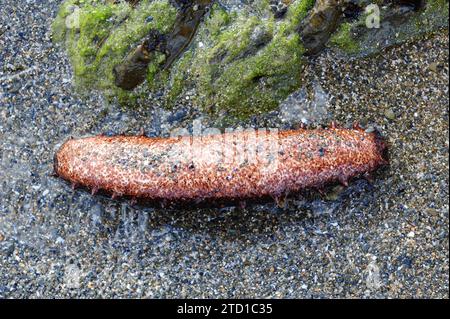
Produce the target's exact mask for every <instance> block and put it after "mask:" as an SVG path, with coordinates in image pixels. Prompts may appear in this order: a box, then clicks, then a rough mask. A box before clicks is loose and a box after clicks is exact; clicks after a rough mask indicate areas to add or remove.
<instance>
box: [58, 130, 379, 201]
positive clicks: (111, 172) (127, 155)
mask: <svg viewBox="0 0 450 319" xmlns="http://www.w3.org/2000/svg"><path fill="white" fill-rule="evenodd" d="M384 151H385V145H384V143H383V141H382V140H381V139H380V137H379V136H378V135H377V134H376V133H367V132H365V131H364V130H362V129H360V128H354V129H344V128H335V127H332V128H328V129H315V130H308V129H298V130H290V131H269V130H257V131H251V130H249V131H241V132H234V133H224V134H219V135H208V136H197V137H178V138H177V137H175V138H149V137H145V136H113V137H108V136H93V137H87V138H80V139H70V140H68V141H66V142H65V143H64V144H63V145H62V146H61V148H60V149H59V150H58V152H57V153H56V154H55V160H54V169H55V173H56V174H57V175H58V176H60V177H61V178H63V179H65V180H67V181H70V182H72V183H73V184H74V185H80V186H84V187H87V188H89V189H91V190H92V191H93V193H96V192H97V191H98V190H101V191H103V192H106V193H109V194H112V195H113V197H117V196H127V197H130V198H132V199H145V200H151V201H158V200H164V201H175V202H178V201H204V200H212V201H215V200H217V201H228V200H246V199H254V198H260V197H268V196H270V197H274V198H276V197H279V196H282V195H285V194H287V193H292V192H298V191H300V190H302V189H305V188H320V187H322V186H323V185H325V184H329V183H333V182H336V181H340V182H342V183H344V184H346V183H347V181H348V180H349V179H350V178H352V177H356V176H359V175H362V174H367V173H370V172H372V171H375V170H376V169H377V168H378V167H379V166H381V165H384V164H386V160H385V158H384Z"/></svg>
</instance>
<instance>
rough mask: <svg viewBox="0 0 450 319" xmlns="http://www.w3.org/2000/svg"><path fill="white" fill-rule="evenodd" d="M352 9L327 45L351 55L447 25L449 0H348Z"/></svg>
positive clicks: (412, 37)
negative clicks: (351, 13) (351, 12)
mask: <svg viewBox="0 0 450 319" xmlns="http://www.w3.org/2000/svg"><path fill="white" fill-rule="evenodd" d="M346 4H347V5H348V4H351V8H352V11H353V13H355V12H357V14H354V15H353V16H351V17H350V18H343V19H342V21H341V23H340V25H339V27H338V29H337V31H336V32H335V33H334V34H333V35H332V36H331V39H330V43H329V45H330V46H333V47H336V48H338V49H340V50H341V52H343V53H345V54H347V55H351V56H367V55H370V54H374V53H378V52H380V51H381V50H382V49H384V48H387V47H390V46H392V45H396V44H400V43H403V42H405V41H407V40H412V39H416V38H418V37H419V36H421V35H424V34H428V33H430V32H433V31H436V30H438V29H442V28H448V18H449V2H448V0H394V1H385V0H372V1H370V0H349V1H348V2H346Z"/></svg>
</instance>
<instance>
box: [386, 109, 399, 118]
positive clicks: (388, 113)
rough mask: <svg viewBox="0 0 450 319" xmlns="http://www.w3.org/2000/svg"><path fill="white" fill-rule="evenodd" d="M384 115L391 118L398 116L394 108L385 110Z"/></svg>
mask: <svg viewBox="0 0 450 319" xmlns="http://www.w3.org/2000/svg"><path fill="white" fill-rule="evenodd" d="M384 116H386V118H388V119H389V120H395V118H396V115H395V113H394V111H392V109H387V110H386V111H384Z"/></svg>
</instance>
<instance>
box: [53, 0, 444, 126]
mask: <svg viewBox="0 0 450 319" xmlns="http://www.w3.org/2000/svg"><path fill="white" fill-rule="evenodd" d="M376 10H378V12H377V11H376ZM374 14H375V16H374ZM376 14H378V17H377V16H376ZM377 19H378V20H377ZM368 21H369V22H370V23H372V24H374V23H375V24H376V23H377V22H379V25H378V26H375V27H372V25H368ZM445 25H448V1H447V0H373V3H372V2H371V1H369V0H128V1H124V0H122V1H120V0H67V1H65V2H64V3H63V4H62V6H61V9H60V11H59V13H58V15H57V17H56V19H55V21H54V23H53V37H54V39H55V40H56V41H61V42H63V43H64V45H65V47H66V48H67V51H68V54H69V57H70V59H71V62H72V65H73V70H74V75H75V81H76V84H77V86H78V87H84V88H89V89H98V90H102V91H104V92H105V93H106V95H107V96H117V97H119V98H120V99H121V100H122V101H129V100H130V99H132V98H134V97H136V96H137V95H144V96H145V95H146V94H147V95H148V94H150V93H152V92H159V93H161V94H160V95H163V96H164V97H165V104H166V106H167V107H169V108H170V107H173V106H174V105H176V103H177V101H178V100H180V99H181V98H183V97H184V96H185V95H189V96H190V97H192V101H193V103H194V104H195V105H196V106H197V107H198V108H200V109H201V110H203V111H204V112H209V113H212V114H215V113H218V112H220V113H225V114H229V115H231V116H233V117H237V118H247V117H249V116H250V115H254V114H259V113H264V112H267V111H270V110H273V109H275V108H277V107H278V105H279V103H280V102H281V101H283V100H284V99H285V98H286V97H287V96H288V95H289V94H291V93H293V92H294V91H296V90H297V89H298V88H299V87H300V86H301V85H302V67H303V65H304V64H305V63H306V62H305V61H306V58H305V55H314V54H317V53H320V52H321V50H323V49H324V48H325V47H326V46H330V47H333V48H338V49H339V50H340V51H341V52H344V53H346V54H351V55H367V54H370V53H373V52H377V51H379V50H380V49H382V48H384V47H386V46H389V45H392V44H395V43H399V42H402V41H404V40H406V39H409V38H411V37H415V36H417V35H419V34H423V33H426V32H430V31H432V30H435V29H436V28H439V27H442V26H445Z"/></svg>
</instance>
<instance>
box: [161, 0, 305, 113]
mask: <svg viewBox="0 0 450 319" xmlns="http://www.w3.org/2000/svg"><path fill="white" fill-rule="evenodd" d="M312 4H313V1H310V0H307V1H296V2H294V3H293V4H291V6H290V7H289V10H288V12H287V14H286V17H285V18H284V19H283V20H281V21H276V20H275V19H274V17H273V16H272V15H271V14H270V12H269V11H268V10H269V7H268V6H265V7H263V6H261V7H260V8H259V10H260V11H261V10H263V9H265V10H267V12H262V13H260V14H261V15H262V16H265V17H266V18H264V19H261V18H260V17H259V16H256V15H253V14H251V13H249V12H246V11H241V12H232V13H228V12H226V11H225V10H223V9H222V8H220V7H219V6H214V7H213V8H212V10H211V14H210V16H209V18H208V19H206V20H205V22H204V25H203V26H202V28H201V29H200V30H199V33H198V35H197V38H198V40H197V41H196V42H197V46H196V47H195V48H192V49H191V52H190V53H188V54H186V55H185V56H184V57H183V58H182V59H180V61H179V62H178V63H177V64H176V65H175V66H174V68H173V70H172V72H171V85H170V87H169V93H168V102H169V105H170V103H171V102H173V101H174V100H176V97H177V96H179V95H180V94H181V93H182V91H183V90H189V89H191V88H195V91H196V95H195V97H194V100H195V102H196V103H197V104H198V105H200V106H201V107H202V108H203V109H204V110H207V111H210V112H213V113H215V112H226V113H227V114H229V115H231V116H234V117H237V118H247V117H249V116H250V115H253V114H258V113H263V112H267V111H270V110H272V109H274V108H276V107H277V106H278V103H279V102H280V101H281V100H283V99H284V98H286V97H287V96H288V95H289V94H290V93H292V92H293V91H294V90H296V89H297V88H298V87H300V86H301V72H302V65H303V53H304V48H303V46H302V44H301V41H300V38H299V35H298V33H297V32H296V28H297V25H298V22H299V21H300V20H301V19H303V18H304V17H305V16H306V14H307V11H308V9H310V7H311V6H312ZM199 43H201V46H199V45H198V44H199Z"/></svg>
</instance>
